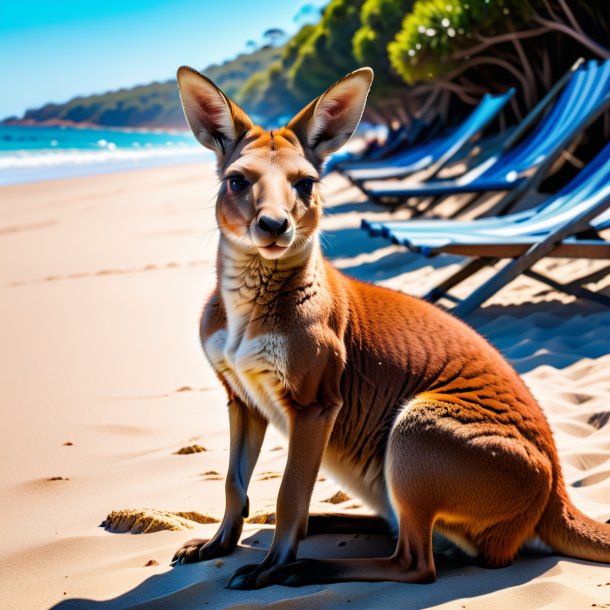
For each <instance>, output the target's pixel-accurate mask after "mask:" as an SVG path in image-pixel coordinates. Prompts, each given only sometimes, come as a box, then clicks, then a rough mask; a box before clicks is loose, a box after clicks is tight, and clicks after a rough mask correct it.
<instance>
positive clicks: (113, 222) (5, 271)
mask: <svg viewBox="0 0 610 610" xmlns="http://www.w3.org/2000/svg"><path fill="white" fill-rule="evenodd" d="M324 182H325V184H324V187H323V188H324V189H325V194H326V199H327V204H326V214H325V216H324V219H323V229H324V231H325V233H326V237H327V240H328V242H329V244H328V246H327V247H326V252H327V255H328V256H329V258H330V259H331V260H332V261H333V263H334V264H335V265H336V266H337V267H338V268H340V269H341V270H342V271H344V272H346V273H348V274H349V275H352V276H354V277H357V278H359V279H362V280H365V281H370V282H377V283H379V284H382V285H385V286H388V287H391V288H395V289H399V290H404V291H405V292H409V293H411V294H422V293H423V292H425V291H426V290H427V288H429V287H430V286H431V285H433V284H434V283H436V282H438V280H439V279H440V278H442V277H443V276H446V275H447V274H449V273H450V272H451V271H452V270H453V269H454V268H455V266H456V265H458V264H459V263H460V262H461V260H462V259H461V258H460V257H455V256H441V257H437V258H435V259H424V258H423V257H419V256H416V255H414V254H410V253H408V252H406V251H405V250H404V249H402V248H400V247H398V246H391V245H389V244H388V242H386V241H384V240H381V239H371V238H366V239H364V238H363V237H364V233H363V232H362V231H361V230H360V229H359V223H360V220H361V218H367V219H369V220H383V219H385V218H387V217H389V214H388V213H387V212H386V211H384V210H382V209H381V208H377V207H376V206H373V205H371V204H369V203H367V202H364V201H363V198H362V197H361V196H360V195H359V194H358V192H357V190H356V189H354V188H351V187H349V186H348V185H347V183H346V182H345V181H343V180H342V179H341V178H340V177H338V176H336V175H330V176H328V177H327V178H325V181H324ZM216 189H217V176H216V174H215V168H214V165H213V163H211V162H198V163H191V164H188V165H184V164H176V165H171V166H167V165H166V166H163V167H161V166H160V167H156V168H141V169H138V171H122V172H115V173H111V174H104V175H93V176H91V175H90V176H83V177H79V178H67V179H56V180H50V181H46V182H36V183H28V184H19V185H12V186H6V187H5V188H3V189H2V190H0V194H1V195H2V200H3V201H2V205H1V206H0V209H1V214H0V258H2V260H5V261H8V264H5V265H3V266H1V267H0V293H1V294H0V333H1V334H2V337H3V345H5V349H4V350H1V351H0V379H1V382H2V387H3V394H2V401H0V426H2V429H3V430H4V431H5V432H4V436H3V443H2V448H1V450H0V452H1V457H2V459H1V460H0V497H1V498H2V518H3V528H2V529H1V530H0V579H1V580H2V583H3V587H2V589H1V590H0V606H1V607H7V608H11V609H16V610H30V609H31V610H34V609H36V610H38V609H40V608H49V607H57V608H59V609H60V610H73V609H77V608H78V609H81V608H88V607H91V608H94V607H95V608H98V607H99V608H104V610H110V609H115V608H116V609H118V608H121V609H124V608H136V607H140V608H147V609H155V608H159V609H160V610H162V609H164V608H168V607H179V608H181V610H191V609H192V610H195V609H197V610H199V609H200V608H201V607H202V606H204V605H205V604H206V603H207V605H208V607H210V608H225V607H241V608H244V609H253V608H261V607H267V606H268V605H270V604H275V605H277V607H281V608H316V609H318V608H321V609H329V610H330V609H334V608H337V607H350V608H352V609H358V610H364V609H368V608H387V607H405V606H409V607H418V608H426V607H435V608H443V609H445V610H454V609H455V608H460V607H466V608H468V610H487V609H488V608H492V607H493V608H496V607H498V608H514V607H518V608H520V610H530V609H531V610H533V609H534V608H540V606H541V605H546V606H548V607H554V608H555V607H557V608H561V607H564V608H570V610H574V609H577V610H580V609H582V610H584V609H585V608H591V607H592V606H594V605H597V606H599V607H603V605H604V604H610V585H608V584H607V581H608V577H607V571H608V567H607V566H606V565H602V564H596V563H592V562H586V561H579V560H573V559H569V558H565V557H560V556H557V555H544V556H542V555H540V556H535V555H528V556H525V555H524V556H521V557H519V558H517V560H516V561H515V563H514V564H513V565H512V566H510V567H507V568H504V569H500V570H485V569H482V568H480V567H478V566H476V565H474V564H473V563H472V562H464V561H458V560H443V559H441V560H439V570H438V580H437V582H435V583H434V584H430V585H425V586H424V585H418V586H408V585H401V584H397V583H391V582H382V583H343V584H336V585H319V586H318V585H316V586H309V587H304V588H300V589H292V588H288V587H277V586H276V587H270V588H267V589H262V590H258V591H246V592H242V591H229V590H226V589H224V585H225V584H226V582H227V580H228V579H229V577H230V575H231V574H232V573H233V571H235V570H236V569H237V568H239V567H240V566H241V565H244V564H247V563H256V562H259V561H260V560H261V559H262V557H263V556H264V554H265V552H266V550H267V548H268V547H269V545H270V543H271V538H272V535H273V528H272V526H270V525H266V524H264V523H263V524H260V523H248V524H246V526H245V528H244V533H243V535H242V538H241V542H240V546H239V548H238V550H237V551H236V552H235V553H233V554H232V555H230V556H228V557H225V558H223V559H222V560H220V561H209V562H203V563H198V564H192V565H183V566H179V567H178V568H171V567H170V566H169V561H170V559H171V557H172V555H173V553H174V551H175V550H176V549H177V548H178V547H179V546H180V545H181V544H182V543H184V541H185V540H187V539H189V538H193V537H204V538H205V537H210V536H211V535H212V534H213V533H214V531H215V529H216V528H217V524H214V523H211V524H207V525H206V524H198V523H195V522H192V523H193V524H192V526H189V527H192V529H185V530H176V531H171V530H170V529H165V530H163V531H158V532H155V533H149V534H130V533H123V534H121V533H116V532H113V531H108V530H106V529H104V528H103V527H100V524H101V523H102V522H103V521H104V520H105V519H106V517H107V515H109V514H110V513H112V512H113V511H127V510H129V509H142V510H143V509H149V514H152V515H153V516H157V517H158V513H157V512H154V511H155V510H156V511H172V512H183V513H184V512H188V511H197V512H199V513H201V514H202V515H204V516H207V517H209V518H211V519H221V518H222V514H223V508H224V475H225V472H226V467H227V461H228V446H229V439H228V418H227V413H226V396H225V395H224V392H223V389H222V387H221V385H220V383H219V381H218V380H217V378H216V376H215V374H214V372H213V371H212V369H211V368H210V366H209V365H208V364H207V362H206V361H205V359H204V357H203V354H202V352H201V348H200V345H199V340H198V336H197V331H198V319H199V315H200V311H201V307H202V303H203V302H204V301H205V299H206V298H207V296H208V295H209V293H210V292H211V290H212V289H213V287H214V284H215V268H216V267H215V258H216V240H217V232H216V231H215V229H214V225H215V221H214V206H213V194H214V193H215V191H216ZM401 217H406V214H405V213H404V212H398V213H397V214H396V215H395V216H394V218H401ZM602 262H603V261H602ZM542 264H543V265H544V269H545V271H549V272H551V273H552V274H553V275H554V276H558V277H560V278H561V280H562V281H569V280H570V279H571V278H572V277H574V276H576V275H578V274H581V275H591V276H592V277H593V276H595V274H596V273H597V274H598V275H599V271H598V267H599V261H597V262H596V261H582V260H577V259H576V260H565V259H552V260H551V259H549V260H547V261H543V263H542ZM473 281H478V280H476V279H474V278H473ZM591 282H592V283H594V285H595V288H594V289H596V290H603V291H604V292H605V293H608V292H610V278H608V277H607V276H605V277H597V278H596V279H592V280H591ZM467 288H469V286H467ZM468 322H469V323H470V324H471V325H472V326H474V327H475V328H476V329H477V330H479V331H480V332H481V333H482V334H483V335H484V336H486V337H487V338H488V340H489V341H490V342H491V343H492V344H494V345H495V346H497V347H498V349H500V351H501V352H502V353H503V354H504V355H505V356H506V357H507V358H508V359H509V361H510V362H511V363H512V364H513V365H514V366H515V367H516V368H518V370H519V372H520V373H521V375H522V376H523V378H524V380H525V381H526V383H527V384H528V386H529V387H530V388H531V390H532V391H533V393H534V395H535V397H536V399H537V400H538V401H539V403H540V405H541V407H542V409H543V410H544V412H545V415H546V417H547V419H548V420H549V423H550V425H551V427H552V429H553V432H554V435H555V439H556V443H557V447H558V450H559V455H560V460H561V464H562V468H563V471H564V476H565V479H566V483H567V485H568V489H569V494H570V496H571V498H572V500H573V501H574V503H575V504H576V506H577V507H578V508H579V509H581V510H582V511H583V512H585V513H587V514H588V515H589V516H591V517H593V518H596V519H598V520H607V519H609V518H610V502H609V501H608V499H609V498H610V444H609V441H610V422H609V421H608V418H607V411H608V403H609V401H610V336H609V335H608V332H607V329H608V328H610V311H608V310H607V309H605V308H603V307H602V306H598V305H595V304H590V303H586V302H584V301H582V302H576V301H574V299H570V298H567V299H566V298H564V297H562V296H561V295H559V294H558V293H555V292H553V291H552V290H549V289H548V288H545V287H543V286H542V285H539V284H536V283H535V281H533V280H530V279H529V278H526V277H523V278H519V279H518V280H517V281H515V282H513V283H512V284H510V285H509V286H508V287H507V288H506V289H504V290H502V291H501V292H499V293H498V294H497V295H496V296H495V297H494V298H493V299H492V300H491V301H490V302H489V303H488V304H487V305H486V306H485V307H483V308H482V309H481V310H480V311H478V312H477V313H476V314H475V315H474V316H473V317H472V318H469V319H468ZM195 445H198V446H199V447H200V448H201V449H203V450H201V451H200V450H198V449H194V448H193V447H194V446H195ZM286 455H287V451H286V441H285V439H284V438H283V437H282V436H281V435H280V434H279V433H277V432H276V431H275V430H273V429H270V430H269V431H268V433H267V437H266V439H265V442H264V445H263V449H262V452H261V457H260V460H259V462H258V465H257V467H256V470H255V472H254V476H253V479H252V484H251V486H250V490H249V497H250V506H251V514H256V513H259V514H262V515H263V516H264V515H266V514H268V513H270V512H272V511H273V510H274V506H275V499H276V497H277V491H278V488H279V484H280V481H281V473H282V471H283V467H284V463H285V459H286ZM338 491H342V490H341V488H340V486H339V485H337V484H336V483H335V482H334V481H332V479H331V478H330V477H328V476H327V475H326V474H322V475H321V476H320V477H319V478H318V481H317V482H316V486H315V489H314V493H313V498H312V505H311V509H312V511H315V512H332V511H337V512H348V513H352V514H366V513H367V508H366V507H365V506H364V505H363V504H362V502H361V501H360V500H358V499H357V498H350V499H348V500H343V498H339V503H338V504H335V503H334V501H333V500H332V498H333V497H334V496H335V494H336V493H337V492H338ZM341 500H343V501H341ZM150 509H154V510H153V511H152V513H151V512H150ZM170 521H171V519H170ZM164 527H167V524H165V525H164ZM392 551H393V543H392V541H391V540H389V539H387V538H384V537H379V536H371V537H369V539H366V538H365V537H364V536H361V537H359V538H355V537H354V536H350V535H332V536H313V537H310V538H308V539H306V540H305V541H304V542H303V544H302V547H300V549H299V557H317V558H324V557H331V556H335V557H339V556H340V557H357V556H372V555H377V556H383V555H387V554H390V553H391V552H392ZM32 582H34V583H35V584H36V586H35V587H32Z"/></svg>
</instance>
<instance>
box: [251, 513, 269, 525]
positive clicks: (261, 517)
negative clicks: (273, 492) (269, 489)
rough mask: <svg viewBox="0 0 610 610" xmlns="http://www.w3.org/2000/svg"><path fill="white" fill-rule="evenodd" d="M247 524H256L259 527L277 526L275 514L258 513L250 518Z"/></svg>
mask: <svg viewBox="0 0 610 610" xmlns="http://www.w3.org/2000/svg"><path fill="white" fill-rule="evenodd" d="M246 523H256V524H258V525H275V513H272V512H266V511H263V512H258V513H255V514H254V515H252V516H251V517H248V518H247V519H246Z"/></svg>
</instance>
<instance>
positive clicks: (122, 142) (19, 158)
mask: <svg viewBox="0 0 610 610" xmlns="http://www.w3.org/2000/svg"><path fill="white" fill-rule="evenodd" d="M212 158H213V155H212V153H211V152H210V151H208V150H207V149H204V148H203V147H202V146H201V145H200V144H199V143H198V142H197V141H196V140H195V138H194V137H193V136H192V134H190V133H180V132H159V131H140V130H137V131H136V130H118V129H80V128H74V127H63V126H61V127H39V126H29V125H28V126H25V125H0V186H2V185H8V184H19V183H24V182H37V181H40V180H50V179H57V178H69V177H72V176H86V175H90V174H98V173H105V172H113V171H122V170H128V169H134V168H140V167H151V166H158V165H167V164H176V163H188V162H199V161H205V160H211V159H212Z"/></svg>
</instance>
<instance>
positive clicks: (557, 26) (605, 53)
mask: <svg viewBox="0 0 610 610" xmlns="http://www.w3.org/2000/svg"><path fill="white" fill-rule="evenodd" d="M534 21H536V22H537V23H540V24H541V25H544V26H546V27H548V28H550V29H552V30H556V31H558V32H563V33H564V34H567V35H568V36H570V37H571V38H574V40H576V41H578V42H580V44H581V45H582V46H583V47H586V48H587V49H589V50H590V51H593V52H594V53H596V54H597V55H599V56H600V57H602V58H603V59H610V50H609V49H606V48H604V47H602V46H601V45H599V44H597V43H596V42H595V41H593V40H591V39H590V38H588V37H587V36H582V35H581V34H579V33H578V32H575V31H574V30H573V29H572V28H570V27H568V26H567V25H566V24H565V23H558V22H555V21H549V20H548V19H544V18H542V17H540V16H539V15H535V16H534Z"/></svg>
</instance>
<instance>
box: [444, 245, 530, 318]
mask: <svg viewBox="0 0 610 610" xmlns="http://www.w3.org/2000/svg"><path fill="white" fill-rule="evenodd" d="M537 260H539V259H538V258H536V259H534V260H531V258H530V257H528V256H527V254H524V255H523V256H521V257H520V258H517V259H514V260H512V261H511V262H510V263H508V265H506V266H505V267H503V268H502V269H500V271H498V272H497V273H496V274H495V275H494V276H493V277H491V278H489V279H488V280H487V281H486V282H485V283H484V284H482V285H481V286H479V287H478V288H477V289H476V290H475V291H474V292H473V293H472V294H471V295H470V296H469V297H467V298H465V299H464V300H463V301H461V302H460V304H459V305H456V306H455V307H454V308H453V309H452V310H451V313H452V314H454V315H455V316H458V317H459V318H463V317H464V316H466V315H468V314H469V313H471V312H472V311H473V310H475V309H476V308H477V307H478V306H479V305H482V304H483V303H484V302H485V301H487V299H489V298H490V297H492V296H493V295H494V294H496V292H498V290H500V289H501V288H504V286H506V284H508V283H510V282H512V281H513V280H514V279H515V278H516V277H518V276H519V275H520V274H521V273H523V271H524V270H525V269H527V268H528V267H530V266H531V265H533V264H534V263H535V262H536V261H537Z"/></svg>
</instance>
